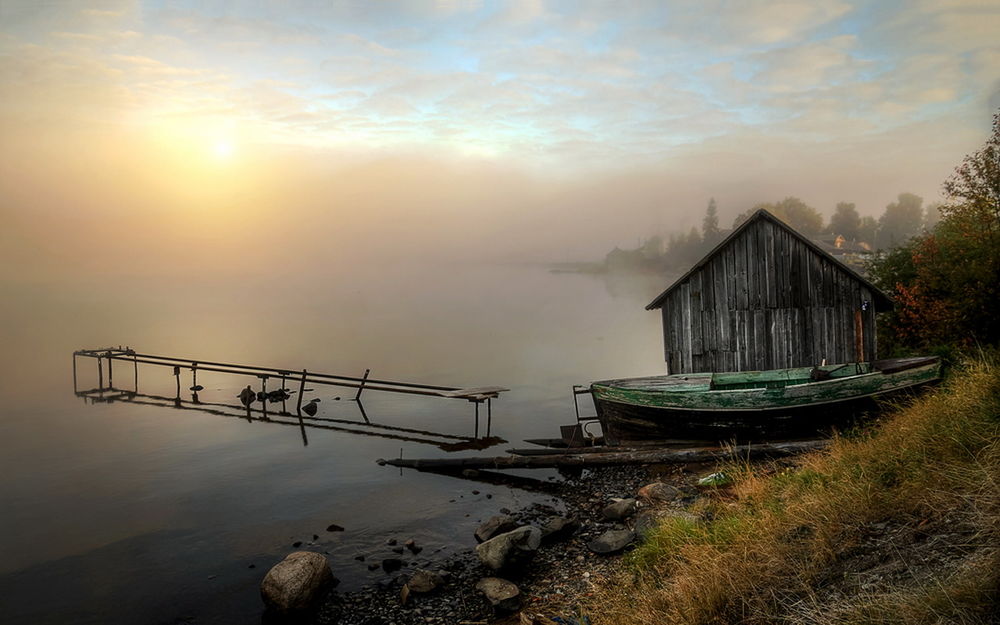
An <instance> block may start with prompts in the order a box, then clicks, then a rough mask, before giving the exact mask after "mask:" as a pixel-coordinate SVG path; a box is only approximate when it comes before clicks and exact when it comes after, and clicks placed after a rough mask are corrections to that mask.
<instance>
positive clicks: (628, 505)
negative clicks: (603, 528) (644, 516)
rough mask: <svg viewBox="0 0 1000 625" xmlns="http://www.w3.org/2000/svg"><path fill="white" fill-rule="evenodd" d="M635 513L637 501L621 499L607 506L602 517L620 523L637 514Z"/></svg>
mask: <svg viewBox="0 0 1000 625" xmlns="http://www.w3.org/2000/svg"><path fill="white" fill-rule="evenodd" d="M635 511H636V500H635V499H619V500H617V501H615V502H613V503H610V504H608V505H607V506H605V507H604V510H602V511H601V515H603V516H604V518H605V519H608V520H609V521H620V520H622V519H626V518H628V517H630V516H632V515H633V514H635Z"/></svg>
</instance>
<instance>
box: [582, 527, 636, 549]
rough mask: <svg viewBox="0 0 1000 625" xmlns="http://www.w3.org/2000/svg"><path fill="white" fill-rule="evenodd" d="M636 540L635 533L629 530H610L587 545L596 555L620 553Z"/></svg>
mask: <svg viewBox="0 0 1000 625" xmlns="http://www.w3.org/2000/svg"><path fill="white" fill-rule="evenodd" d="M633 540H635V532H632V531H629V530H609V531H607V532H604V533H603V534H601V535H600V536H598V537H597V538H595V539H594V540H592V541H590V542H589V543H587V548H588V549H590V550H591V551H593V552H594V553H600V554H612V553H618V552H619V551H621V550H622V549H624V548H625V547H628V546H629V544H631V543H632V541H633Z"/></svg>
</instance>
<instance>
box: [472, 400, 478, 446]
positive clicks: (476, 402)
mask: <svg viewBox="0 0 1000 625" xmlns="http://www.w3.org/2000/svg"><path fill="white" fill-rule="evenodd" d="M473 403H475V404H476V438H479V402H478V401H475V400H473Z"/></svg>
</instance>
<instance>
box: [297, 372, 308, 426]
mask: <svg viewBox="0 0 1000 625" xmlns="http://www.w3.org/2000/svg"><path fill="white" fill-rule="evenodd" d="M305 390H306V370H305V369H303V370H302V380H301V381H300V382H299V400H298V403H296V404H295V414H297V415H299V416H300V417H301V416H302V393H303V392H304V391H305Z"/></svg>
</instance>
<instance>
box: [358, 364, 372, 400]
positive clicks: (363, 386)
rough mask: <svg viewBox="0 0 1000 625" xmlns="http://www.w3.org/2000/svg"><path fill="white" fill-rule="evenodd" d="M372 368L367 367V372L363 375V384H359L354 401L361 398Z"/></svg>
mask: <svg viewBox="0 0 1000 625" xmlns="http://www.w3.org/2000/svg"><path fill="white" fill-rule="evenodd" d="M371 371H372V370H371V369H365V374H364V375H363V376H361V384H360V385H358V392H357V393H356V394H355V395H354V401H360V400H361V391H363V390H365V382H367V381H368V374H369V373H371Z"/></svg>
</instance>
